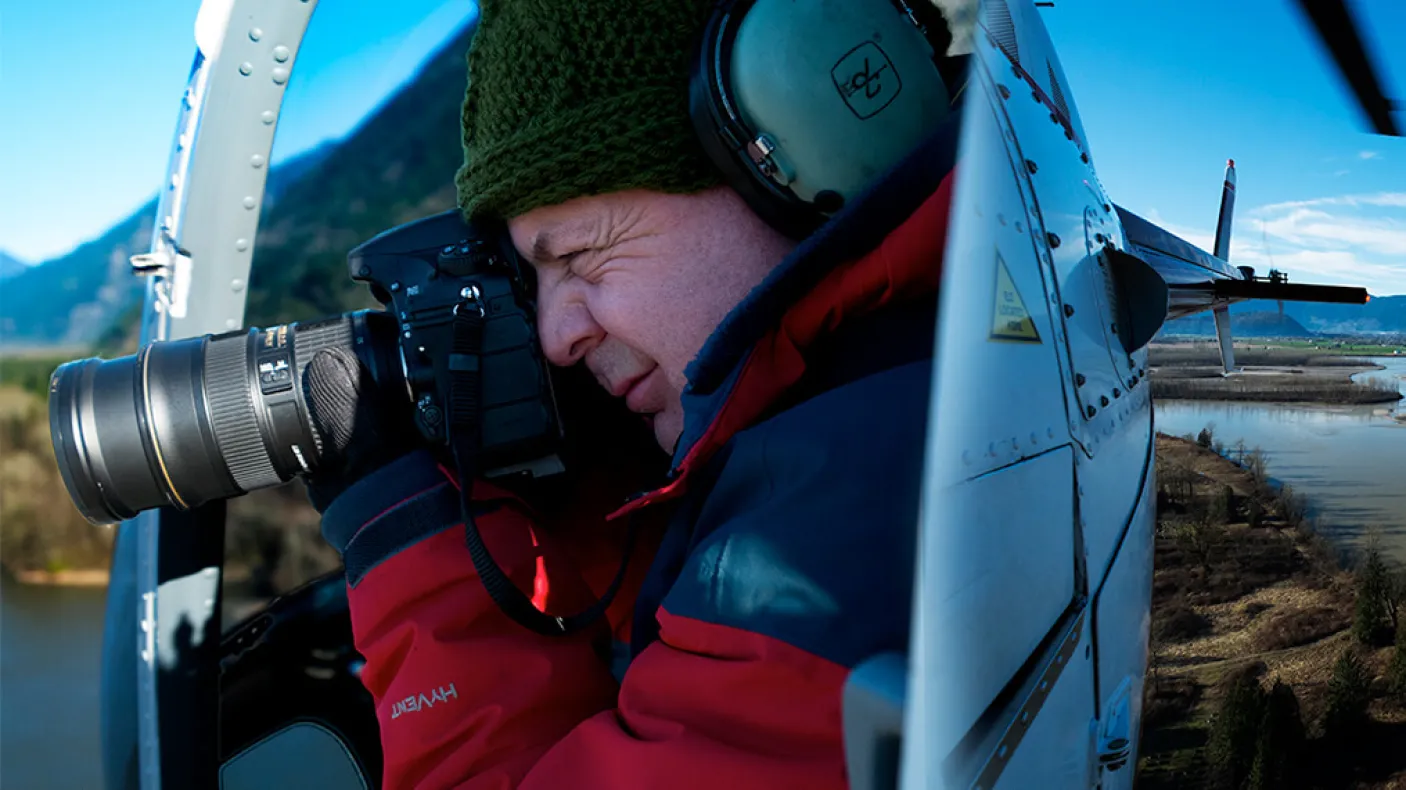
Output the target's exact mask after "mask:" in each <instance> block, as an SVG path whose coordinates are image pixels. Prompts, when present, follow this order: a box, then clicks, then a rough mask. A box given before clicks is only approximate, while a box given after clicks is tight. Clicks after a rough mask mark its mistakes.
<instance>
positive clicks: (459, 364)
mask: <svg viewBox="0 0 1406 790" xmlns="http://www.w3.org/2000/svg"><path fill="white" fill-rule="evenodd" d="M483 323H484V311H483V303H482V302H481V301H479V300H478V299H477V294H474V295H473V296H469V297H467V298H466V300H465V301H464V302H461V303H459V305H458V306H457V307H456V308H455V310H454V330H453V334H454V338H453V347H452V349H451V353H450V355H449V444H450V449H451V450H452V451H453V453H454V463H455V465H456V466H457V468H458V471H459V507H460V510H461V512H462V514H463V517H464V542H465V543H466V544H467V545H468V549H469V556H471V557H472V558H473V562H474V569H475V570H477V571H478V577H479V579H480V581H482V582H483V587H484V589H486V590H487V591H488V594H489V596H490V597H492V598H493V602H494V603H495V604H497V605H498V608H499V609H501V610H502V611H503V613H504V614H506V615H507V616H508V617H511V618H512V619H513V620H514V621H515V622H517V623H518V624H519V625H521V626H523V627H524V628H527V629H528V630H531V631H535V632H537V633H539V634H543V635H545V636H567V635H569V634H573V633H576V632H577V631H580V630H582V629H584V628H586V627H587V626H590V625H591V624H593V623H594V622H595V621H596V620H598V619H600V617H601V616H602V615H603V614H605V610H606V609H607V608H608V607H609V606H610V603H611V601H613V600H614V599H615V594H616V593H617V592H619V591H620V585H621V584H622V583H623V582H624V581H625V568H626V566H628V565H629V562H630V555H631V554H633V553H634V550H635V531H636V521H635V519H634V518H633V517H631V518H630V522H629V525H628V527H627V528H626V531H625V547H624V548H625V556H624V558H623V559H622V560H621V561H620V570H619V571H617V572H616V574H615V578H614V579H613V580H612V581H611V582H610V587H609V588H608V589H606V591H605V594H604V595H602V596H601V597H600V599H599V600H597V601H596V602H595V603H593V604H591V605H590V606H589V607H588V608H587V609H586V610H585V611H582V612H580V613H579V614H574V615H570V616H568V617H556V616H552V615H548V614H545V613H544V612H542V611H541V610H539V609H538V608H537V607H536V606H533V604H532V599H530V598H528V597H527V596H526V595H524V594H523V592H522V591H521V590H519V589H518V588H517V585H515V584H513V582H512V580H511V579H509V578H508V575H507V574H505V573H503V569H502V568H500V567H498V563H497V562H494V560H493V555H491V554H490V553H489V552H488V547H487V546H485V545H484V543H483V536H482V535H480V534H479V531H478V525H477V524H476V523H474V516H473V514H474V508H473V503H472V501H471V497H472V492H473V481H474V478H475V476H476V474H477V468H476V464H475V461H477V460H478V458H477V456H478V448H479V441H480V438H481V431H482V420H481V418H482V415H481V413H480V412H481V406H482V402H483V401H482V395H483V377H482V364H481V363H482V357H483V350H482V349H483Z"/></svg>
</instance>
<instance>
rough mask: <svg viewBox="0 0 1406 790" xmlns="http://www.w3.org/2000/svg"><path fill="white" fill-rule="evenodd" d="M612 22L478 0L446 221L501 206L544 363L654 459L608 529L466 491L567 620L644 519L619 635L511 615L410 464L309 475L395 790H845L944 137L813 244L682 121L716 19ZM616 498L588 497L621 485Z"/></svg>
mask: <svg viewBox="0 0 1406 790" xmlns="http://www.w3.org/2000/svg"><path fill="white" fill-rule="evenodd" d="M596 6H597V4H582V3H559V4H556V6H555V7H550V8H549V7H548V4H545V3H528V2H504V3H491V4H485V6H484V7H483V9H482V16H481V20H480V23H479V29H478V31H477V32H476V34H475V38H474V42H473V45H472V47H471V50H470V54H469V58H468V63H469V82H468V91H467V95H466V100H465V104H464V116H463V131H464V148H465V166H464V167H463V169H462V170H461V171H460V173H459V176H458V189H459V197H460V205H461V207H462V208H463V209H464V211H465V213H466V214H467V215H468V216H470V217H497V218H502V219H504V220H506V222H507V226H508V230H509V232H510V234H511V236H512V240H513V243H514V245H515V246H516V247H517V248H518V250H519V252H520V253H521V255H522V256H523V258H524V260H525V261H527V262H528V263H530V264H531V266H532V267H533V269H534V270H535V273H536V277H537V282H538V292H537V296H538V300H539V304H538V310H539V312H538V324H539V332H540V340H541V345H542V348H543V350H544V352H545V354H546V355H547V357H548V358H549V360H550V361H551V362H552V363H554V364H555V365H559V366H584V367H585V368H586V369H588V370H589V371H590V373H591V374H593V376H594V378H595V379H596V381H597V382H598V383H599V385H600V386H601V387H602V388H604V390H606V391H607V392H608V393H609V395H611V396H613V397H614V398H616V399H622V400H623V403H624V405H625V407H627V408H628V409H629V411H630V412H633V413H635V414H637V415H642V419H643V420H644V421H646V422H647V423H648V425H649V427H650V428H651V430H652V433H653V437H654V439H655V440H656V441H657V443H658V445H659V447H661V448H663V450H665V451H666V452H667V453H669V454H670V455H671V459H670V461H669V463H668V468H669V473H668V476H667V477H666V478H665V479H664V480H662V481H661V482H662V485H659V486H658V487H656V488H655V489H654V490H652V491H650V492H649V493H647V494H644V495H643V496H637V497H635V498H633V499H631V500H630V502H629V504H627V505H625V506H624V507H622V508H620V510H619V511H618V512H617V513H615V514H613V517H612V518H609V519H607V518H605V517H604V516H605V515H606V513H605V510H604V509H602V508H601V507H599V503H598V502H597V503H595V506H594V507H593V506H592V504H591V503H588V502H585V501H584V499H582V500H580V501H578V500H577V499H575V498H573V499H572V502H570V503H566V504H565V505H564V504H563V503H559V502H555V503H540V502H533V503H526V502H524V501H522V500H521V499H519V498H518V497H517V496H515V495H514V494H512V493H509V492H507V491H504V490H502V489H501V488H498V487H495V486H493V485H491V484H488V483H486V482H483V481H475V482H473V484H472V485H473V489H472V495H473V499H474V501H475V503H476V505H477V506H478V507H479V515H478V516H476V518H475V522H476V523H477V524H478V528H479V530H480V532H481V533H482V535H483V538H484V541H485V543H486V544H487V546H488V548H489V549H490V551H491V553H492V555H493V558H494V561H495V562H496V563H497V564H498V565H499V566H500V567H501V568H502V569H503V570H504V571H505V572H506V573H507V574H508V576H509V577H510V578H511V579H513V581H514V582H515V583H516V584H517V585H518V587H519V589H521V590H522V591H523V592H525V593H526V594H528V595H530V596H532V597H533V602H534V605H535V606H536V607H537V608H538V609H540V610H542V611H545V612H547V613H549V614H552V615H570V614H574V613H576V612H578V611H580V610H581V609H582V608H583V607H584V606H586V605H587V604H589V603H590V602H591V601H593V600H594V599H595V598H596V597H597V596H599V595H600V594H601V593H602V592H603V591H604V589H605V588H606V586H607V585H608V584H609V582H610V579H611V577H612V575H613V574H614V570H615V567H616V565H618V563H619V560H620V550H619V545H620V534H621V530H622V529H623V526H622V525H623V524H624V523H626V522H627V521H629V519H632V518H633V519H639V520H641V521H642V522H644V523H645V524H646V525H647V526H652V528H648V529H647V534H646V536H645V539H644V540H643V542H642V543H641V545H640V546H639V550H638V551H637V553H636V555H635V557H634V558H633V563H634V564H633V565H632V566H631V568H632V574H631V576H630V578H629V580H628V581H627V583H626V584H625V585H624V587H623V588H622V590H621V592H620V594H619V596H618V598H617V599H616V601H615V603H614V604H613V605H612V606H611V607H610V609H609V612H608V615H607V619H606V621H602V622H601V623H599V627H598V628H595V629H587V630H586V631H583V632H581V633H576V634H572V635H569V636H565V637H549V636H542V635H539V634H537V633H533V632H531V631H529V630H527V629H525V628H523V627H522V626H520V625H518V624H517V623H515V622H514V621H513V620H511V619H510V618H509V617H508V616H507V615H505V614H504V612H503V611H501V610H500V609H499V608H498V607H497V606H496V605H495V604H494V602H493V600H492V599H491V598H490V596H489V594H488V593H487V592H486V591H485V589H484V587H483V585H482V584H481V583H480V581H479V579H478V578H477V574H476V573H475V571H474V566H473V564H472V562H471V561H470V558H469V553H468V549H467V548H466V547H465V538H464V527H463V525H462V524H461V523H460V522H459V521H458V518H457V516H455V515H453V514H455V513H457V510H456V509H455V508H456V503H457V501H458V500H457V491H458V488H457V487H458V486H459V485H460V481H459V480H458V478H457V476H456V475H455V474H454V473H453V472H452V470H447V469H444V468H442V467H440V466H439V465H438V464H436V462H435V461H434V460H433V459H432V458H431V457H430V455H429V454H427V453H426V452H424V451H413V452H409V453H408V454H405V455H401V456H400V457H398V458H394V459H393V457H394V455H395V453H394V452H392V451H390V450H386V449H385V448H382V450H384V452H383V454H381V455H377V454H376V453H372V455H373V456H376V457H374V458H372V459H370V460H368V459H367V458H366V457H361V458H354V457H352V456H354V455H355V453H353V452H351V451H350V450H348V451H347V456H348V462H347V467H346V468H344V469H342V470H340V471H339V472H338V473H337V474H333V475H327V476H325V477H324V478H323V479H320V480H318V481H315V483H316V485H315V486H313V494H314V501H315V502H317V503H318V506H319V509H321V510H323V512H324V534H326V535H327V536H328V539H329V540H330V541H331V542H332V543H333V545H335V546H336V547H337V548H338V550H339V551H341V552H342V553H343V556H344V559H345V561H346V564H347V569H348V581H349V584H350V592H349V594H350V601H351V608H352V616H353V626H354V631H355V637H356V644H357V647H358V649H359V650H360V652H361V653H362V655H363V656H364V657H365V658H366V661H367V663H366V666H365V669H364V670H363V673H362V679H363V681H364V682H365V684H366V687H367V688H368V689H369V690H370V691H371V693H372V695H373V696H374V698H375V700H376V707H377V713H378V717H379V721H380V728H381V739H382V745H383V751H384V755H385V785H386V786H387V787H411V786H413V787H461V788H480V787H483V788H487V787H494V788H503V787H522V788H564V787H570V788H595V787H600V788H607V787H616V788H634V787H671V788H672V787H709V788H716V787H729V788H752V787H756V788H761V787H766V788H771V787H807V788H825V787H843V786H845V785H846V772H845V761H844V753H843V738H842V722H841V704H840V700H841V691H842V688H843V685H844V683H845V679H846V677H847V674H848V672H849V671H850V670H851V669H852V668H853V667H855V666H856V665H857V664H859V663H860V662H862V661H863V660H864V659H866V658H868V657H870V656H873V655H875V654H878V653H882V652H886V651H895V650H896V651H902V650H905V649H906V646H907V641H908V629H909V625H910V611H911V605H910V599H911V595H912V580H913V564H914V560H913V547H914V545H915V539H916V538H915V527H916V522H917V503H918V499H919V485H920V477H921V466H922V458H923V447H924V440H925V430H924V427H925V421H926V416H927V409H928V391H929V377H930V375H931V369H932V368H931V353H932V338H933V331H934V323H933V322H934V320H935V310H936V290H937V283H938V278H939V269H940V257H941V251H942V248H943V243H944V238H945V227H946V222H947V209H948V199H949V196H950V194H951V188H952V160H953V156H954V153H955V151H954V147H955V140H956V136H955V134H954V133H952V130H951V129H947V130H945V131H943V132H942V133H941V134H936V133H935V136H934V139H933V140H932V141H931V142H930V143H929V144H927V145H925V146H923V147H922V148H920V149H919V150H917V151H914V152H913V153H912V154H911V156H910V157H909V158H908V159H907V160H906V161H905V162H904V163H903V165H902V166H901V167H899V168H898V169H896V170H895V171H894V173H892V174H890V175H889V176H887V177H885V179H884V180H883V182H882V183H880V184H878V185H876V186H875V187H874V188H873V189H872V190H871V192H870V193H868V194H867V195H865V196H864V197H863V198H862V199H860V200H857V201H853V202H852V204H851V205H850V206H848V207H847V208H846V209H845V211H844V212H843V214H842V215H840V216H839V217H837V218H836V219H835V220H833V221H832V222H830V223H828V224H827V225H825V226H824V227H822V228H821V229H820V230H819V231H818V232H817V233H815V234H813V235H812V236H810V237H808V238H806V239H804V240H801V241H799V242H798V241H797V240H794V239H790V238H787V237H786V236H785V235H783V234H782V233H780V232H778V231H777V230H774V229H773V228H771V227H770V226H768V225H767V224H766V223H764V222H762V220H760V219H759V218H758V217H757V215H756V214H754V213H753V212H752V211H751V210H750V209H749V208H748V206H747V204H746V203H744V201H743V200H742V198H740V197H739V196H738V194H737V193H736V192H734V191H733V190H732V189H731V188H730V187H728V186H726V185H724V184H723V178H722V176H721V175H720V173H719V172H718V171H717V170H716V169H715V168H714V166H713V165H712V164H711V163H710V162H709V160H708V159H707V158H706V156H705V155H704V153H703V150H702V149H701V147H700V145H699V143H698V141H697V139H696V138H695V136H694V134H695V133H694V131H693V128H692V126H691V125H690V122H689V117H688V110H687V107H688V104H687V96H688V94H687V90H688V74H689V66H690V63H689V58H690V57H691V53H692V52H693V51H694V47H695V39H696V37H697V36H698V34H699V31H700V30H701V29H702V26H703V23H704V21H705V20H706V18H707V15H708V13H709V10H710V3H708V2H703V1H702V0H695V2H685V1H684V0H663V1H662V2H651V1H650V0H631V1H630V2H618V3H609V4H600V7H596ZM342 364H345V358H343V359H342V360H340V361H339V360H337V359H335V358H331V357H327V356H319V357H318V359H317V360H316V361H315V362H314V365H313V375H314V377H315V378H316V379H317V380H318V382H319V383H318V384H317V385H316V386H323V387H329V386H346V387H352V385H350V384H349V383H346V382H350V381H353V380H354V379H355V372H354V371H350V370H348V369H345V368H340V369H339V368H338V365H342ZM338 381H341V382H344V384H342V385H339V384H337V383H336V382H338ZM329 382H331V383H329ZM388 435H389V434H387V433H386V432H384V431H383V433H382V434H381V437H382V438H385V437H387V436H388ZM378 464H381V466H380V468H378V469H375V470H374V471H371V472H370V473H366V472H365V471H364V470H365V469H367V468H371V467H375V466H377V465H378ZM601 468H604V467H601ZM612 468H615V467H612ZM622 474H623V473H622ZM607 482H608V483H610V484H611V485H601V486H595V485H592V486H587V487H586V490H585V491H584V494H583V496H585V497H586V498H589V495H592V494H595V495H597V496H596V497H595V498H596V499H597V500H598V499H599V494H600V493H601V492H602V491H618V492H620V493H623V492H624V491H626V490H628V488H629V486H631V485H633V484H634V483H636V482H637V481H636V480H630V479H623V477H622V475H614V478H613V479H611V480H609V481H607ZM622 486H624V488H622ZM620 504H621V502H620V500H618V499H617V500H615V501H614V503H613V505H612V507H619V506H620ZM577 505H579V507H578V506H577ZM544 507H546V508H550V509H551V510H552V511H553V513H552V516H551V517H550V518H547V517H544V516H543V512H544V511H543V508H544ZM548 522H551V523H548ZM612 637H613V638H614V640H615V641H616V642H617V651H618V657H619V658H620V659H621V660H620V661H618V662H615V666H614V667H612V662H611V660H610V658H609V655H608V654H609V652H610V643H611V640H612ZM619 645H623V646H624V647H623V648H620V647H619ZM612 670H614V671H612Z"/></svg>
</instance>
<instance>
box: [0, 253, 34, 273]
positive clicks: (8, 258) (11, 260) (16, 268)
mask: <svg viewBox="0 0 1406 790" xmlns="http://www.w3.org/2000/svg"><path fill="white" fill-rule="evenodd" d="M28 269H29V264H27V263H25V262H24V261H22V260H20V259H19V258H16V257H15V256H13V255H11V254H10V253H8V252H5V251H4V250H0V280H8V279H9V278H11V277H13V276H15V275H16V274H19V273H20V272H24V271H28Z"/></svg>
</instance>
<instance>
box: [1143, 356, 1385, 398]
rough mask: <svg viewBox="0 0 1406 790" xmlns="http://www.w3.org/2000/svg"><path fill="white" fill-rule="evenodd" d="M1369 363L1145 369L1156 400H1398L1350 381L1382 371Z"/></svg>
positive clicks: (1372, 386) (1378, 388)
mask: <svg viewBox="0 0 1406 790" xmlns="http://www.w3.org/2000/svg"><path fill="white" fill-rule="evenodd" d="M1386 369H1387V368H1386V366H1384V365H1378V364H1375V363H1374V364H1371V365H1352V366H1348V365H1308V366H1298V365H1255V366H1251V365H1245V366H1242V370H1241V372H1239V373H1237V374H1235V375H1233V376H1226V375H1225V374H1224V372H1223V371H1222V370H1221V369H1220V368H1218V367H1207V366H1204V365H1159V366H1152V367H1150V368H1149V369H1148V374H1149V375H1148V381H1149V383H1151V385H1152V397H1153V398H1154V399H1158V400H1186V401H1226V402H1228V403H1314V404H1320V405H1323V406H1361V405H1373V404H1383V403H1386V404H1391V403H1398V402H1400V401H1402V400H1403V399H1406V395H1403V394H1402V393H1401V392H1400V390H1399V389H1395V390H1394V389H1390V388H1389V387H1388V386H1383V385H1375V384H1365V383H1362V382H1358V381H1353V377H1354V376H1358V375H1361V374H1363V373H1372V372H1376V371H1381V370H1386Z"/></svg>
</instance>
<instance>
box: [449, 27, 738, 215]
mask: <svg viewBox="0 0 1406 790" xmlns="http://www.w3.org/2000/svg"><path fill="white" fill-rule="evenodd" d="M711 7H712V3H711V2H710V0H486V2H482V3H480V5H479V10H480V17H479V22H478V29H477V30H476V31H475V33H474V37H473V42H472V43H471V45H470V47H469V53H468V58H467V60H468V73H469V76H468V89H467V91H466V93H465V97H464V111H463V133H464V165H463V167H461V168H460V169H459V172H458V174H457V176H456V178H455V184H456V186H457V187H458V190H459V206H460V208H461V209H462V210H463V212H464V215H465V217H466V218H468V219H475V218H479V217H483V216H489V217H494V218H497V219H504V220H506V219H509V218H511V217H514V216H518V215H520V214H523V213H526V212H528V211H531V210H532V209H534V208H538V207H540V206H546V205H553V204H556V203H561V202H564V201H567V200H571V199H573V198H577V197H581V196H584V195H594V194H604V193H608V192H615V191H620V190H625V189H651V190H655V191H659V192H675V193H686V192H695V191H698V190H702V189H705V188H707V187H710V186H715V185H717V184H720V183H722V180H723V178H722V174H721V173H720V172H718V171H717V170H716V168H715V167H714V166H713V165H712V163H711V162H710V161H709V160H708V157H707V155H706V154H705V153H704V151H703V148H702V146H701V145H700V144H699V143H698V141H697V139H696V137H695V134H694V131H693V126H692V124H691V122H690V120H689V115H688V77H689V66H690V62H691V60H692V58H693V56H694V52H695V48H696V46H697V39H698V37H699V36H700V35H701V34H702V31H703V25H704V23H705V22H706V21H707V19H708V14H709V12H710V10H711Z"/></svg>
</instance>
